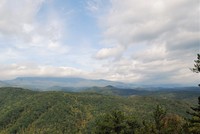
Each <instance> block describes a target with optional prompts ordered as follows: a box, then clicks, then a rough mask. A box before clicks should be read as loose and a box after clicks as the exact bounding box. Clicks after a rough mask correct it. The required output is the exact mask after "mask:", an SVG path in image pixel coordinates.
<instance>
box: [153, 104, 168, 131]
mask: <svg viewBox="0 0 200 134" xmlns="http://www.w3.org/2000/svg"><path fill="white" fill-rule="evenodd" d="M165 116H166V110H165V109H164V108H163V107H162V106H160V105H157V107H156V109H155V111H154V112H153V118H154V121H155V126H156V130H157V133H158V134H161V130H162V128H163V126H164V123H163V119H164V118H165Z"/></svg>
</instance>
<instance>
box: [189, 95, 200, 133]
mask: <svg viewBox="0 0 200 134" xmlns="http://www.w3.org/2000/svg"><path fill="white" fill-rule="evenodd" d="M198 104H199V105H198V106H197V107H191V109H192V111H193V112H188V114H190V115H191V116H192V118H191V119H189V131H190V132H191V133H192V134H200V96H199V97H198Z"/></svg>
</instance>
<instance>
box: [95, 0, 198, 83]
mask: <svg viewBox="0 0 200 134" xmlns="http://www.w3.org/2000/svg"><path fill="white" fill-rule="evenodd" d="M111 4H112V6H111V8H110V10H109V11H108V12H107V13H105V14H103V15H102V16H101V17H100V20H99V21H100V24H101V25H102V27H103V28H104V42H109V41H112V42H115V44H118V45H115V46H113V47H112V48H106V47H105V48H103V49H101V50H100V51H98V52H97V55H98V56H99V57H100V58H99V59H106V58H107V59H110V58H111V57H118V56H119V55H121V58H118V60H116V59H115V58H114V61H110V60H107V64H106V65H105V66H106V67H108V68H110V69H109V71H110V72H112V73H111V74H110V75H111V76H113V77H112V79H124V80H129V79H130V77H129V75H132V76H133V77H135V78H139V79H137V80H133V81H137V82H138V80H139V81H140V82H142V81H145V82H146V83H151V82H153V83H170V82H171V83H174V82H177V83H181V82H184V83H185V82H186V81H185V80H186V79H190V80H188V81H187V82H186V83H192V81H193V82H196V81H198V78H197V77H196V76H194V75H192V74H191V72H190V70H189V68H190V67H192V66H193V60H194V59H195V58H196V57H195V56H196V54H197V53H199V50H200V38H199V35H200V26H199V23H200V21H199V12H200V8H199V6H198V5H199V2H198V1H197V0H194V1H190V0H177V1H173V0H168V1H164V0H150V1H148V2H147V1H145V0H141V1H137V0H125V1H120V0H111ZM141 44H142V46H140V45H141ZM119 46H121V48H124V50H123V51H116V50H118V48H120V47H119ZM140 47H142V49H139V51H137V50H138V48H140ZM130 48H131V49H132V50H133V51H132V52H131V51H130V50H129V49H130ZM98 56H97V57H98ZM125 57H126V58H127V59H128V61H129V62H127V63H126V65H121V64H120V63H121V62H122V61H123V60H124V58H125ZM132 61H137V64H135V65H132V64H131V63H132ZM111 62H112V63H111ZM105 66H104V67H105ZM116 66H117V67H116ZM114 70H115V71H114ZM125 72H126V74H127V75H124V73H125ZM112 74H113V75H112ZM137 76H138V77H137ZM187 77H188V78H187Z"/></svg>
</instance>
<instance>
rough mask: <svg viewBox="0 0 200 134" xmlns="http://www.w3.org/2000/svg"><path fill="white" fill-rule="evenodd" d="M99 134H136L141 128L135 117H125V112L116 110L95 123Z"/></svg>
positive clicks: (96, 131)
mask: <svg viewBox="0 0 200 134" xmlns="http://www.w3.org/2000/svg"><path fill="white" fill-rule="evenodd" d="M95 126H96V129H95V133H97V134H112V133H113V134H114V133H116V134H121V133H122V134H124V133H127V134H135V132H136V130H137V129H138V128H139V127H140V125H139V123H138V122H137V121H136V120H135V118H134V117H133V116H128V115H125V113H124V112H122V111H119V110H114V111H112V112H110V113H107V114H104V115H102V116H100V117H99V118H97V120H96V122H95Z"/></svg>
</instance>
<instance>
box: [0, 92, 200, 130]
mask: <svg viewBox="0 0 200 134" xmlns="http://www.w3.org/2000/svg"><path fill="white" fill-rule="evenodd" d="M159 95H160V94H159ZM171 95H172V94H171ZM180 95H182V94H180ZM184 95H187V94H185V93H184ZM188 96H191V98H190V99H191V101H190V99H188V100H185V99H182V97H179V98H178V99H177V98H175V99H174V98H173V97H169V98H167V97H158V96H153V95H152V96H129V97H122V96H112V95H102V94H98V93H92V92H84V93H67V92H55V91H48V92H38V91H31V90H28V89H22V88H0V134H23V133H24V134H33V133H39V134H40V133H41V134H50V133H51V134H62V133H63V134H65V133H94V132H95V131H96V129H98V128H96V127H97V125H95V124H96V123H97V120H99V119H101V117H102V116H103V115H105V114H107V113H110V111H116V110H117V111H120V112H122V113H125V114H126V116H129V115H131V116H133V117H134V119H135V120H136V121H137V122H138V124H142V123H143V122H144V121H146V122H151V121H153V112H154V110H155V108H156V105H161V106H163V107H164V108H165V109H166V110H167V113H168V114H169V115H171V114H173V115H177V116H178V117H180V118H184V117H187V116H188V115H187V113H186V111H190V106H191V105H194V104H193V103H194V101H193V100H195V99H196V104H197V97H196V96H198V94H196V96H195V95H194V94H192V95H191V94H188ZM183 98H185V96H184V97H183ZM186 98H187V97H186Z"/></svg>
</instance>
